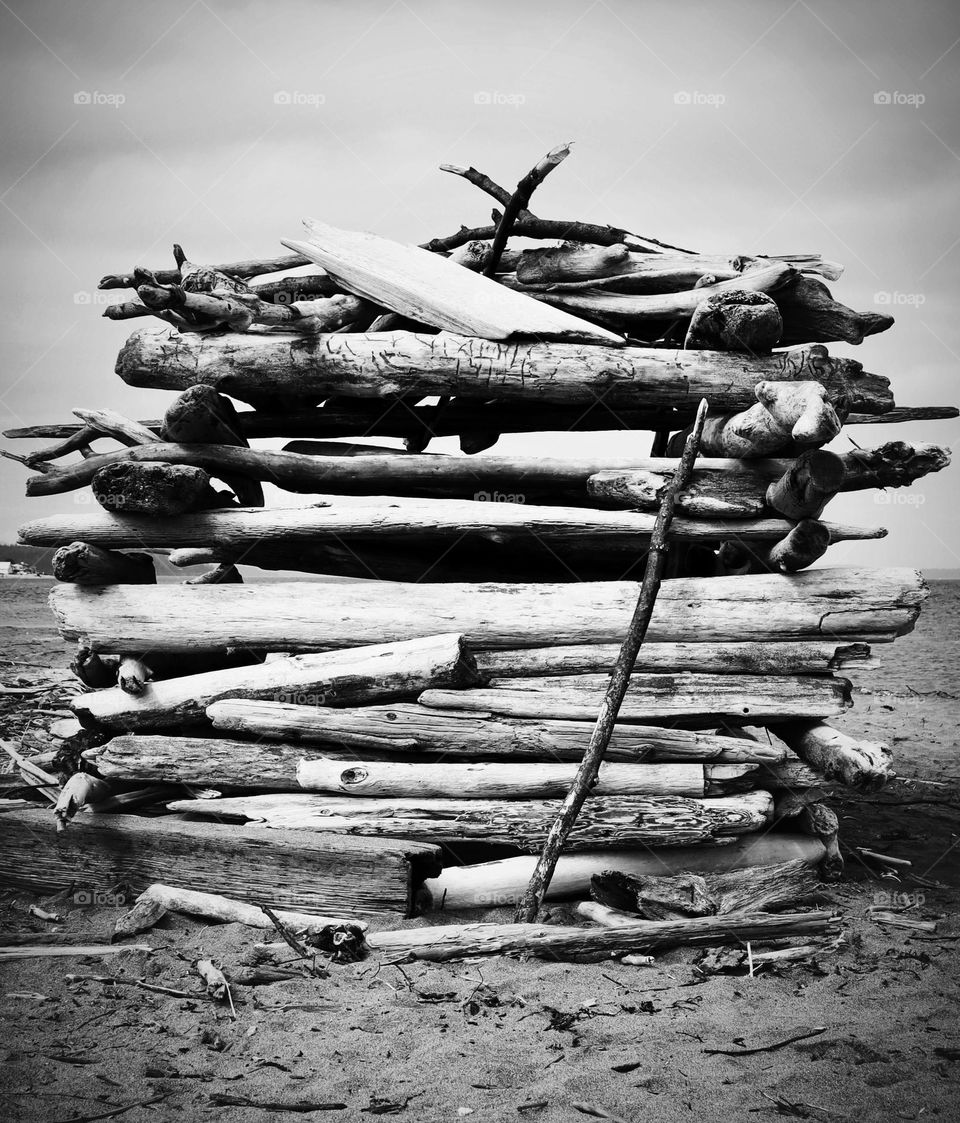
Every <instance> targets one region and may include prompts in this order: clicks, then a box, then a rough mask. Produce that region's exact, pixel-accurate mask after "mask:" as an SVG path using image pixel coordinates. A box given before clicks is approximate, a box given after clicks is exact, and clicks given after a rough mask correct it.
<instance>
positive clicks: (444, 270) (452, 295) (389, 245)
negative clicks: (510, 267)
mask: <svg viewBox="0 0 960 1123" xmlns="http://www.w3.org/2000/svg"><path fill="white" fill-rule="evenodd" d="M304 226H305V227H306V228H307V235H308V237H307V240H306V241H292V240H287V239H283V244H284V245H285V246H287V247H288V248H289V249H292V250H296V251H297V252H298V253H302V254H304V255H305V256H306V257H308V258H309V259H310V260H311V261H315V262H316V263H317V264H318V265H320V266H322V267H323V268H324V269H325V270H326V272H327V273H329V274H330V275H331V276H332V277H334V278H336V279H337V280H338V281H339V282H340V284H341V285H342V286H343V287H344V288H345V289H347V290H348V291H349V292H353V293H356V295H357V296H361V297H364V298H365V299H367V300H371V301H373V302H374V303H375V304H379V305H382V306H383V307H385V308H388V309H390V311H392V312H399V313H400V314H401V315H403V316H407V317H409V318H410V319H412V320H416V321H417V322H418V323H423V324H430V325H431V326H433V327H437V328H440V329H441V330H442V331H454V332H460V333H462V334H463V335H468V336H480V337H482V338H484V339H493V340H507V339H512V338H517V337H520V338H522V337H524V336H527V337H530V336H536V337H540V338H543V337H546V338H551V337H552V338H556V339H567V340H577V341H581V342H593V343H597V342H602V343H606V344H607V345H613V346H618V345H620V344H621V343H622V342H623V341H622V339H621V338H620V337H619V336H617V335H614V334H613V333H612V332H607V331H603V330H602V329H597V328H595V327H594V326H593V325H592V324H589V323H587V322H586V321H583V320H580V319H578V318H577V317H576V316H571V315H569V314H568V313H564V312H557V311H556V310H545V309H542V308H538V307H537V306H536V305H535V304H534V303H533V302H532V301H530V300H529V299H528V298H525V297H523V296H521V295H520V294H518V293H515V292H511V291H510V290H509V289H505V288H503V286H502V285H497V283H496V282H495V281H493V280H490V279H489V278H487V277H483V276H481V275H480V274H478V273H472V272H471V271H470V270H469V269H461V268H459V267H458V266H457V265H456V264H455V263H452V262H449V261H447V260H446V259H444V258H442V257H440V256H438V255H437V254H432V253H429V252H427V251H424V250H422V249H420V248H419V247H417V246H405V245H401V244H400V243H399V242H394V241H391V240H390V239H388V238H381V237H378V236H377V235H375V234H365V233H358V232H355V231H351V230H341V229H339V228H337V227H335V226H330V225H328V224H326V223H323V222H319V221H318V220H316V219H306V220H305V221H304ZM498 256H499V254H498Z"/></svg>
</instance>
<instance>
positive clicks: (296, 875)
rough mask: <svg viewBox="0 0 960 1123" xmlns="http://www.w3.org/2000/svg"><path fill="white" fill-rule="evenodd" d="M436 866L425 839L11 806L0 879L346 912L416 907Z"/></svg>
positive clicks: (18, 884) (20, 884)
mask: <svg viewBox="0 0 960 1123" xmlns="http://www.w3.org/2000/svg"><path fill="white" fill-rule="evenodd" d="M38 843H39V845H38ZM267 856H269V860H267ZM439 871H440V861H439V851H438V850H437V848H436V847H434V846H429V845H426V844H424V843H417V842H410V841H402V840H396V841H391V840H388V839H374V838H348V837H345V836H343V835H329V834H321V833H310V832H307V831H275V830H269V831H268V830H267V829H266V828H260V827H255V826H250V827H236V826H231V825H228V824H225V823H217V824H211V823H188V822H183V821H181V820H178V819H173V818H165V817H160V818H143V817H141V816H137V815H81V816H79V817H78V818H77V819H75V820H74V822H73V824H72V825H71V827H70V829H69V830H68V831H64V832H61V833H59V834H58V833H57V832H56V830H55V827H54V822H53V818H52V816H51V815H50V813H49V812H48V811H8V812H6V813H5V814H4V816H3V846H2V847H0V882H2V883H3V884H5V885H10V886H13V887H15V888H18V889H26V890H29V891H30V892H44V893H50V892H58V891H61V890H65V889H66V890H69V891H70V892H77V891H82V892H88V893H89V894H90V896H91V898H93V897H94V896H97V895H99V894H104V895H106V894H114V895H115V894H116V891H117V890H116V887H117V885H118V884H123V885H128V886H129V887H130V888H131V889H132V890H133V891H134V892H139V891H142V890H144V889H146V888H147V886H149V885H150V884H152V883H153V882H155V881H163V882H180V883H185V884H187V885H190V886H191V888H193V889H196V890H200V891H204V892H214V893H215V892H216V891H217V890H218V889H222V888H223V887H224V884H229V886H230V892H231V894H232V896H234V897H236V898H237V899H238V900H240V901H246V902H249V903H250V904H253V905H259V904H261V903H262V904H266V905H270V906H273V907H277V908H281V909H293V910H296V911H297V912H304V913H311V914H318V915H320V916H329V915H332V916H340V917H346V918H352V917H353V916H355V915H360V916H372V915H377V914H382V913H387V912H399V913H402V914H404V915H410V913H411V912H412V908H413V901H414V894H415V893H416V890H417V887H418V885H419V883H420V881H421V879H422V878H423V877H424V876H432V875H435V874H437V873H439Z"/></svg>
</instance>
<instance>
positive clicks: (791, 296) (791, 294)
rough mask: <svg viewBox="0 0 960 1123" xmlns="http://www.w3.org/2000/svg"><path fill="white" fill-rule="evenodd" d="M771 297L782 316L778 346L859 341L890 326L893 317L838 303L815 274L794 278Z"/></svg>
mask: <svg viewBox="0 0 960 1123" xmlns="http://www.w3.org/2000/svg"><path fill="white" fill-rule="evenodd" d="M774 299H775V300H776V302H777V306H778V307H779V309H780V314H781V315H782V316H783V335H782V337H781V340H780V345H781V346H783V347H792V346H794V345H795V344H798V343H834V342H843V343H862V342H863V341H864V339H866V337H867V336H868V335H877V334H878V333H879V332H882V331H886V330H887V328H889V327H891V326H892V325H893V316H886V315H882V314H880V313H877V312H854V310H853V309H852V308H848V307H847V306H846V305H845V304H839V303H838V302H837V301H835V300H834V299H833V297H832V296H831V295H830V290H829V289H828V288H827V286H826V285H825V284H824V283H823V282H822V281H819V280H817V278H816V277H797V278H796V279H795V280H794V281H793V282H792V283H791V284H788V285H785V286H784V287H783V288H780V289H778V290H777V292H776V295H775V297H774Z"/></svg>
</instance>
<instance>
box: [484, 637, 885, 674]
mask: <svg viewBox="0 0 960 1123" xmlns="http://www.w3.org/2000/svg"><path fill="white" fill-rule="evenodd" d="M618 650H619V647H618V646H617V645H616V644H612V643H594V644H583V643H581V644H568V645H566V646H555V647H530V648H515V649H513V650H512V651H511V650H508V651H482V652H480V653H478V655H477V669H478V670H479V671H480V673H481V674H484V675H489V676H491V677H497V678H538V677H549V676H556V675H580V674H598V673H607V672H609V670H610V668H611V667H612V666H613V663H614V660H615V659H616V657H617V652H618ZM869 658H870V648H869V646H868V645H867V644H864V643H853V644H837V643H831V642H830V641H828V640H821V641H809V642H805V643H804V642H792V643H791V642H781V643H648V644H644V646H643V647H642V648H641V649H640V654H639V655H638V656H637V662H636V670H638V671H700V672H707V673H710V674H730V675H732V674H750V675H779V674H786V675H797V674H818V673H819V674H823V673H825V672H827V671H833V670H837V669H838V668H840V667H843V666H845V665H846V664H847V663H848V662H857V661H860V660H865V659H869Z"/></svg>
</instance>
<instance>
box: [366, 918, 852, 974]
mask: <svg viewBox="0 0 960 1123" xmlns="http://www.w3.org/2000/svg"><path fill="white" fill-rule="evenodd" d="M838 931H839V918H837V917H836V916H832V915H831V914H830V913H827V912H800V913H780V914H779V915H770V916H767V915H757V916H749V915H742V916H741V915H736V914H732V915H727V916H723V917H715V916H699V917H692V918H690V919H687V920H662V921H652V920H638V921H636V922H635V923H634V924H632V925H623V926H622V927H620V926H618V927H616V928H574V927H563V926H560V925H545V924H446V925H442V926H436V927H432V928H409V929H400V930H397V931H393V932H377V933H374V934H372V935H371V936H369V937H368V941H367V942H368V943H369V944H370V946H371V947H372V948H373V949H374V950H375V951H378V952H381V953H382V954H389V955H400V954H405V955H407V956H408V957H409V958H410V959H423V960H428V961H432V962H444V961H446V960H450V959H461V958H464V957H472V956H479V955H507V954H524V955H530V956H533V957H535V958H544V959H554V960H556V959H578V960H583V959H594V960H601V959H612V958H615V957H617V956H620V955H625V954H628V953H630V952H653V951H659V950H661V949H664V948H669V947H676V946H677V945H693V946H699V945H711V944H726V943H736V944H742V943H744V942H745V941H746V940H757V941H761V940H776V939H780V938H782V937H786V936H804V937H811V936H829V935H835V934H836V933H837V932H838Z"/></svg>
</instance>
